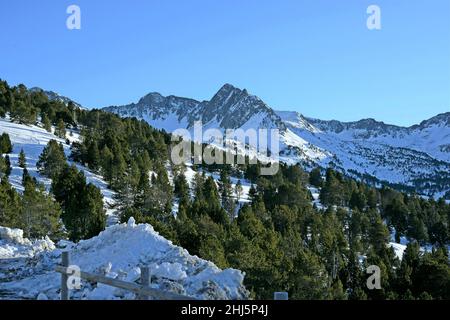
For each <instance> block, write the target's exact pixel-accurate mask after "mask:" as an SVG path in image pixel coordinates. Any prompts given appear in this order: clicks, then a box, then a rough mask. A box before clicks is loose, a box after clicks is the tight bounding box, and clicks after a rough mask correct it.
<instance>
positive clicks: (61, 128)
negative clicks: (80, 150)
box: [55, 119, 66, 139]
mask: <svg viewBox="0 0 450 320" xmlns="http://www.w3.org/2000/svg"><path fill="white" fill-rule="evenodd" d="M55 135H56V136H57V137H58V138H61V139H65V138H66V124H65V123H64V121H63V120H62V119H59V120H58V122H57V124H56V128H55Z"/></svg>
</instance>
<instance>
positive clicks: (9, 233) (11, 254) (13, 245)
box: [0, 227, 55, 259]
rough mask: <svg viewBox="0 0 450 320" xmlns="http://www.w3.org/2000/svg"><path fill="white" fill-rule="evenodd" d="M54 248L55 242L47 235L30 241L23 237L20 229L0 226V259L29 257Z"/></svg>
mask: <svg viewBox="0 0 450 320" xmlns="http://www.w3.org/2000/svg"><path fill="white" fill-rule="evenodd" d="M54 249H55V244H54V243H53V241H51V240H50V239H49V238H48V237H45V238H44V239H42V240H35V241H33V242H32V241H30V240H28V239H26V238H24V237H23V231H22V230H20V229H10V228H5V227H0V259H12V258H29V257H33V256H35V255H37V254H38V253H41V252H44V251H51V250H54Z"/></svg>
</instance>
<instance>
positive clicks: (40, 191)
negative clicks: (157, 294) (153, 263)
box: [0, 81, 450, 299]
mask: <svg viewBox="0 0 450 320" xmlns="http://www.w3.org/2000/svg"><path fill="white" fill-rule="evenodd" d="M0 117H2V118H8V119H10V121H13V122H16V123H20V124H24V125H30V124H37V125H39V126H41V127H43V128H45V129H46V130H48V131H52V132H54V133H55V135H57V136H58V137H60V138H62V139H67V141H66V144H70V149H71V153H70V156H69V159H67V157H66V155H65V153H64V151H63V148H62V145H61V144H60V143H58V142H57V141H55V140H52V141H50V142H49V143H48V144H47V146H46V147H45V149H44V151H43V152H42V154H41V156H40V157H39V161H38V163H37V168H38V170H39V173H40V174H41V175H42V176H44V177H46V178H48V179H50V180H51V181H52V183H51V188H50V190H46V189H45V188H44V186H43V185H42V184H40V183H39V181H37V180H36V179H34V178H33V177H31V176H30V175H29V174H28V173H27V163H26V161H25V154H26V151H27V150H23V154H21V155H20V158H19V165H20V167H21V168H22V169H23V179H22V185H23V190H21V191H17V190H16V189H15V188H13V187H12V186H11V184H10V183H9V180H8V176H9V175H10V172H11V161H10V157H9V155H8V154H10V153H11V151H12V146H11V141H10V138H9V137H8V135H7V134H3V135H1V137H0V154H1V156H0V179H1V183H0V226H4V227H13V228H21V229H23V230H24V232H25V235H26V236H27V237H31V238H40V237H43V236H49V237H50V238H52V239H54V240H59V239H65V238H69V239H71V240H73V241H78V240H82V239H89V238H91V237H93V236H96V235H98V234H99V232H100V231H102V230H104V228H105V225H106V216H105V211H104V207H103V202H102V194H101V192H100V190H99V189H98V188H97V187H96V186H94V185H93V184H91V183H87V181H86V178H85V176H84V174H83V173H82V172H81V171H80V170H79V169H77V167H76V166H74V165H72V166H70V165H69V164H68V160H70V161H72V162H75V163H78V164H80V165H83V166H86V167H88V168H89V169H90V170H91V171H93V172H95V173H98V174H99V175H101V176H102V177H103V178H104V180H105V181H107V183H108V184H109V187H110V188H111V189H112V190H114V191H116V208H115V209H116V210H117V212H118V214H119V215H120V219H121V220H122V221H123V222H126V221H128V219H129V218H130V217H134V218H135V219H136V221H137V222H138V223H143V222H145V223H149V224H151V225H152V226H153V227H154V228H155V230H156V231H158V232H159V233H160V234H161V235H163V236H164V237H165V238H167V239H169V240H172V241H173V242H174V243H175V244H177V245H180V246H182V247H183V248H185V249H187V250H188V251H189V253H190V254H192V255H198V256H199V257H201V258H203V259H207V260H210V261H213V262H214V263H215V264H216V265H217V266H219V267H221V268H225V267H232V268H236V269H239V270H242V271H244V272H245V273H246V277H245V281H244V283H245V286H246V288H247V289H248V290H250V291H251V293H252V297H254V298H260V299H270V298H271V297H272V296H273V292H274V291H288V292H289V295H290V297H291V298H292V299H450V266H449V256H448V248H447V247H448V245H449V244H450V205H449V204H447V203H446V202H445V201H444V199H441V200H434V199H425V198H423V197H419V196H417V195H415V194H414V193H413V192H410V193H402V192H399V191H396V190H394V189H392V188H388V187H383V188H375V187H373V186H371V185H370V184H369V183H364V182H363V181H356V180H354V179H351V178H349V177H346V176H345V175H343V174H342V173H341V172H338V171H335V170H333V169H331V168H316V169H314V170H312V171H311V172H306V171H304V170H303V168H302V167H301V166H299V165H289V166H288V165H284V164H282V165H281V166H280V170H279V171H278V173H277V174H276V175H274V176H261V175H260V174H259V171H260V169H261V167H262V166H263V165H264V164H262V163H258V164H254V165H250V164H248V162H247V164H244V165H234V166H232V165H222V166H220V165H208V164H205V163H203V164H201V165H193V166H192V168H193V169H194V170H195V171H196V172H197V174H196V175H195V177H194V179H193V183H192V184H189V183H188V181H187V178H186V176H185V170H186V168H185V166H184V165H180V166H175V165H173V164H171V162H170V160H169V159H170V152H171V148H172V142H171V136H170V135H169V134H167V133H166V132H164V131H159V130H156V129H154V128H152V127H150V126H149V125H148V124H147V123H145V122H144V121H139V120H137V119H135V118H125V119H122V118H120V117H119V116H117V115H114V114H111V113H107V112H104V111H99V110H83V109H81V108H79V107H78V106H75V105H74V104H73V103H71V102H69V103H68V104H66V103H65V102H61V101H57V100H49V99H48V97H47V96H46V95H45V93H44V92H40V91H29V90H28V89H27V88H26V87H25V86H23V85H19V86H17V87H10V86H9V85H8V84H7V83H6V82H5V81H2V82H0ZM74 133H77V134H79V135H80V139H79V140H77V141H72V142H71V141H70V139H68V138H69V137H70V135H72V134H74ZM72 140H73V139H72ZM202 147H203V148H206V146H202ZM216 152H219V151H217V150H216ZM207 173H216V174H217V175H219V177H220V178H219V179H218V181H215V180H214V179H213V178H212V177H211V175H209V174H207ZM231 177H235V178H238V179H244V178H245V179H247V180H249V181H250V182H251V184H252V187H251V189H250V192H249V198H250V200H251V201H250V202H249V203H247V204H244V205H241V204H240V203H239V201H238V200H239V197H240V194H241V193H242V186H241V187H238V185H236V186H235V187H234V188H233V187H232V184H231V181H230V179H231ZM308 186H315V187H316V188H318V190H320V202H321V204H322V205H323V207H322V206H321V207H318V206H316V205H314V204H313V201H312V200H313V197H312V194H311V192H310V191H309V190H310V189H309V188H308ZM174 203H176V204H177V210H176V212H175V214H174ZM391 235H392V236H393V237H394V238H395V240H396V242H400V240H401V239H407V240H408V242H409V244H408V246H407V248H406V250H405V252H404V253H403V256H402V259H401V260H400V259H399V258H398V257H397V256H396V255H395V253H394V250H393V249H392V248H391V247H390V246H389V242H390V241H391ZM431 246H432V249H429V250H424V249H423V248H424V247H426V248H430V247H431ZM370 265H377V266H379V267H380V269H381V272H382V276H381V289H379V290H369V289H368V288H367V286H366V280H367V277H368V275H367V274H366V268H367V266H370Z"/></svg>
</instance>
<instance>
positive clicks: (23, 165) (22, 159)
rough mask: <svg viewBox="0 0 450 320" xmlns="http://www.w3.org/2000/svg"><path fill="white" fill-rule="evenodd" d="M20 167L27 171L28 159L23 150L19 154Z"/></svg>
mask: <svg viewBox="0 0 450 320" xmlns="http://www.w3.org/2000/svg"><path fill="white" fill-rule="evenodd" d="M19 167H20V168H22V169H25V168H26V167H27V158H26V156H25V152H24V151H23V149H21V150H20V153H19Z"/></svg>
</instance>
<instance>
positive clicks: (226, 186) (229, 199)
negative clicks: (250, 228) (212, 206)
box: [219, 168, 236, 218]
mask: <svg viewBox="0 0 450 320" xmlns="http://www.w3.org/2000/svg"><path fill="white" fill-rule="evenodd" d="M219 192H220V196H221V198H222V206H223V208H224V209H225V211H227V212H228V214H229V216H230V218H234V211H235V209H236V203H235V200H234V199H233V188H232V186H231V180H230V177H229V175H228V171H227V170H226V169H224V168H222V170H221V171H220V178H219Z"/></svg>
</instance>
